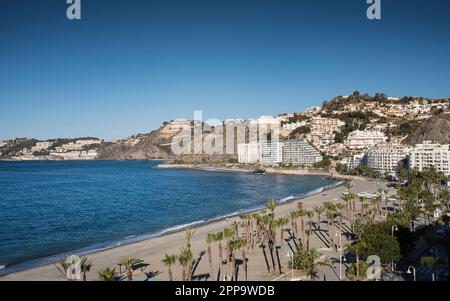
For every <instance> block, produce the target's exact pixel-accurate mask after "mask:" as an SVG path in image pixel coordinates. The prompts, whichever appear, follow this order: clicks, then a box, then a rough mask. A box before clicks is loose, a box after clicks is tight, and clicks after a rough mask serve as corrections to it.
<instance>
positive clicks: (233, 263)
mask: <svg viewBox="0 0 450 301" xmlns="http://www.w3.org/2000/svg"><path fill="white" fill-rule="evenodd" d="M228 247H229V248H230V252H231V267H232V274H231V280H234V281H236V252H235V251H237V250H238V248H239V240H232V241H230V243H229V244H228Z"/></svg>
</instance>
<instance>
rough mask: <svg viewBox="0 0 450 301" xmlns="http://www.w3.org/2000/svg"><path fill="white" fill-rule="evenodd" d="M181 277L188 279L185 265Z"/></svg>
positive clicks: (183, 279)
mask: <svg viewBox="0 0 450 301" xmlns="http://www.w3.org/2000/svg"><path fill="white" fill-rule="evenodd" d="M181 279H182V281H186V267H183V270H182V271H181Z"/></svg>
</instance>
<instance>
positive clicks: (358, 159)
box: [347, 153, 365, 170]
mask: <svg viewBox="0 0 450 301" xmlns="http://www.w3.org/2000/svg"><path fill="white" fill-rule="evenodd" d="M364 157H365V154H364V153H359V154H353V155H351V156H350V157H348V158H347V168H348V169H349V170H351V169H354V168H357V167H359V166H361V165H362V164H363V162H364Z"/></svg>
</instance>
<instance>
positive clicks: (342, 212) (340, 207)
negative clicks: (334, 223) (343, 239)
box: [336, 203, 345, 230]
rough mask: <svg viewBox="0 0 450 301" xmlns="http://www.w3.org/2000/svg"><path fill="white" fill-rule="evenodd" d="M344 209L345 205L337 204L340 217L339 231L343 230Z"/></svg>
mask: <svg viewBox="0 0 450 301" xmlns="http://www.w3.org/2000/svg"><path fill="white" fill-rule="evenodd" d="M344 208H345V205H344V204H342V203H338V204H336V212H337V215H338V216H339V230H342V227H341V226H342V216H343V215H344Z"/></svg>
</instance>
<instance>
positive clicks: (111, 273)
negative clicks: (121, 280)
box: [98, 268, 117, 281]
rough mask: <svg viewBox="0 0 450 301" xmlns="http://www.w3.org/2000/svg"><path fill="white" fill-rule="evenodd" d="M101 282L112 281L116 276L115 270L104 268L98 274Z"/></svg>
mask: <svg viewBox="0 0 450 301" xmlns="http://www.w3.org/2000/svg"><path fill="white" fill-rule="evenodd" d="M98 276H99V278H100V280H101V281H114V280H115V279H116V276H117V272H116V269H111V268H106V269H104V270H103V271H101V272H99V273H98Z"/></svg>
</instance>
